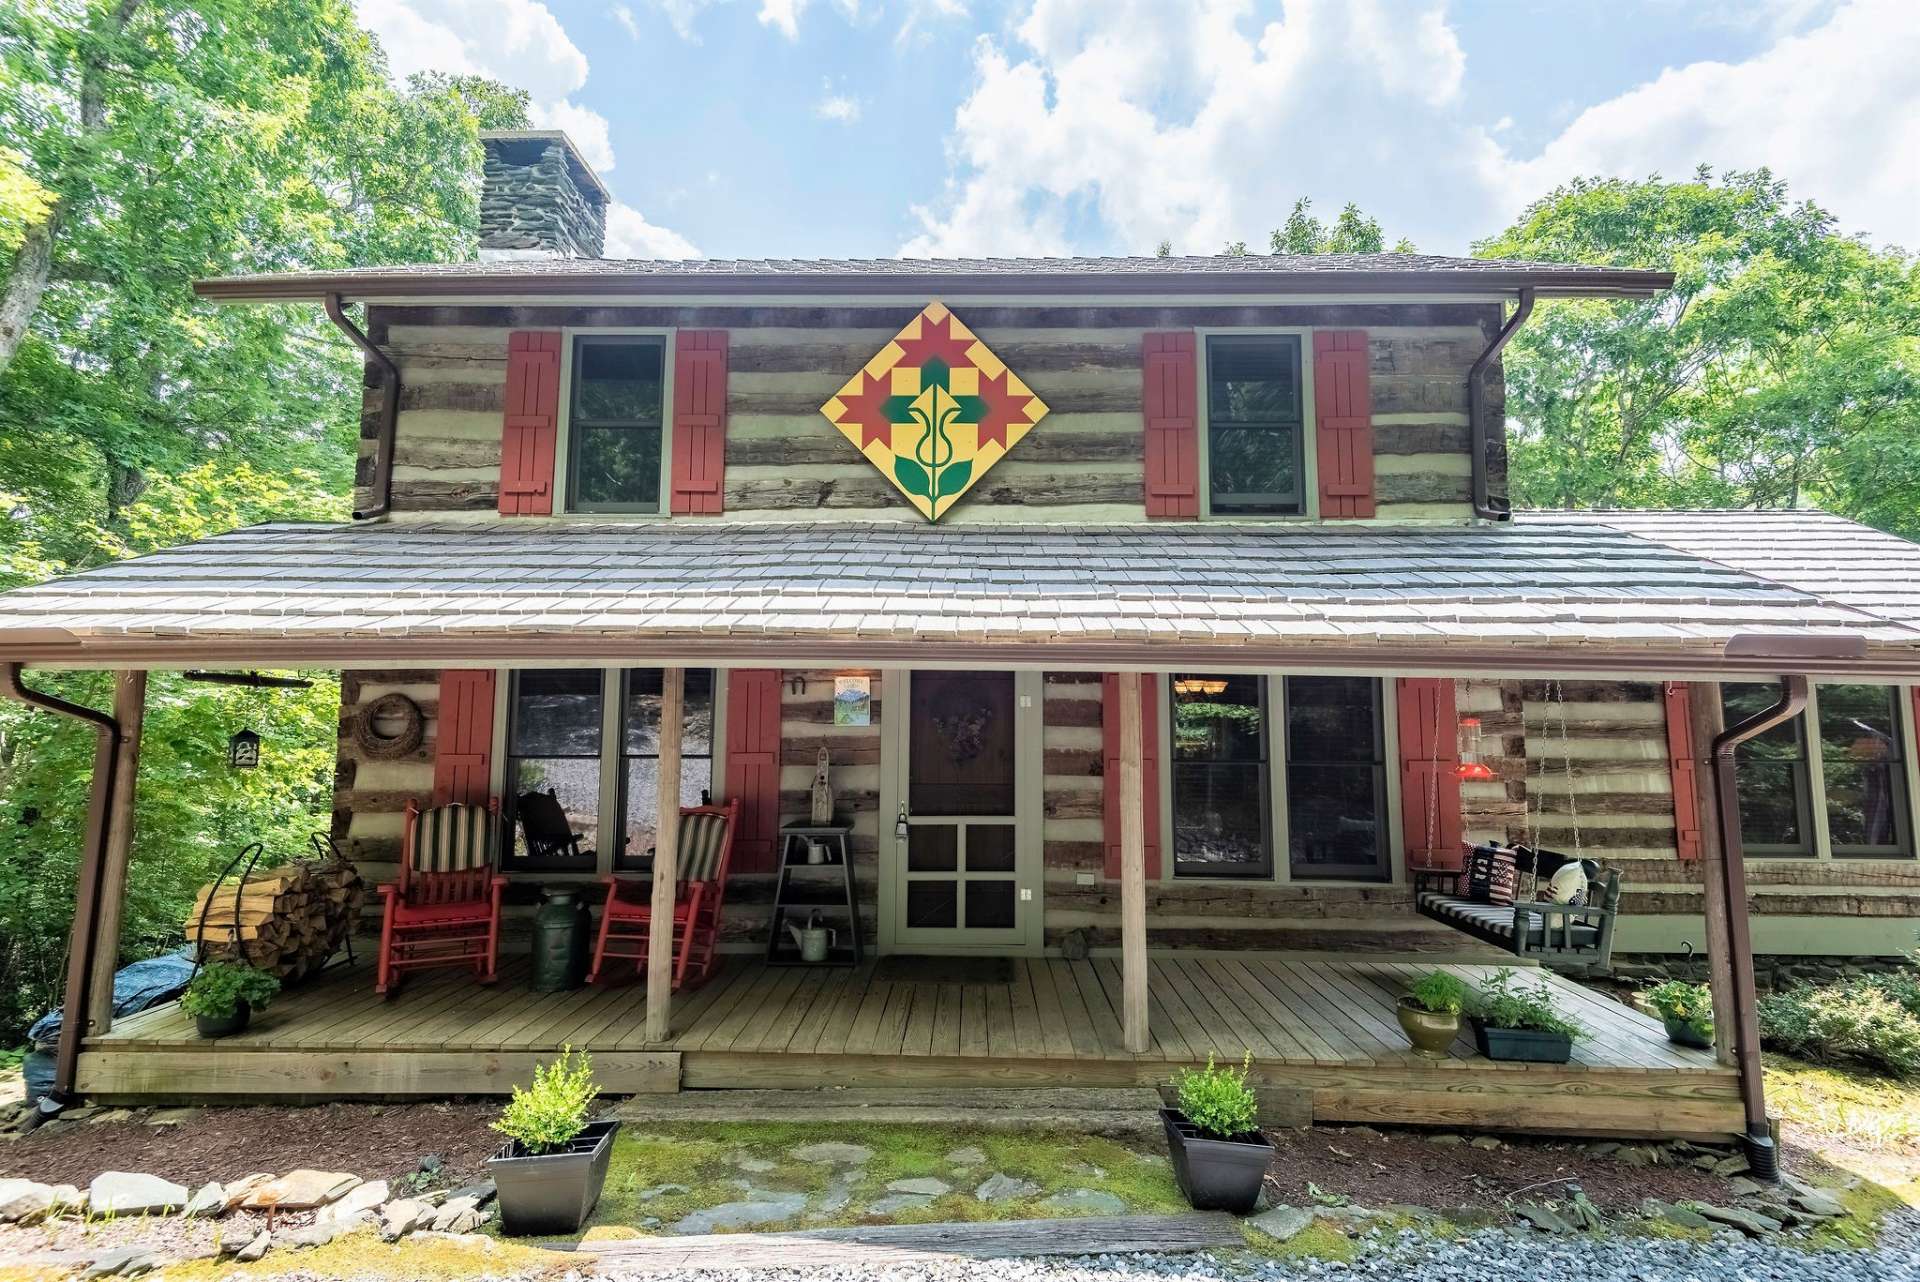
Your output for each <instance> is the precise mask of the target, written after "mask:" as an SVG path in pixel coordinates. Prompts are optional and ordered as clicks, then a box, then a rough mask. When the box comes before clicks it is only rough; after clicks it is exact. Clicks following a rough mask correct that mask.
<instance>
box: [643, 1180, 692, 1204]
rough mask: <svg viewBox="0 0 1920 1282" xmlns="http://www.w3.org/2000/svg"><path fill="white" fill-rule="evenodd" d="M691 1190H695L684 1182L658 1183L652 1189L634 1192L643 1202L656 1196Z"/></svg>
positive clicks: (689, 1191)
mask: <svg viewBox="0 0 1920 1282" xmlns="http://www.w3.org/2000/svg"><path fill="white" fill-rule="evenodd" d="M691 1192H693V1190H692V1189H690V1188H688V1187H687V1186H686V1185H684V1184H656V1185H654V1186H653V1187H652V1188H650V1189H641V1190H640V1191H639V1192H638V1193H636V1194H634V1196H635V1197H637V1198H639V1199H640V1200H641V1201H642V1202H651V1201H653V1199H654V1198H656V1197H666V1196H668V1195H669V1194H677V1193H691Z"/></svg>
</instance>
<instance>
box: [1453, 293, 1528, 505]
mask: <svg viewBox="0 0 1920 1282" xmlns="http://www.w3.org/2000/svg"><path fill="white" fill-rule="evenodd" d="M1531 315H1533V286H1531V285H1523V286H1521V287H1520V305H1519V306H1518V307H1516V308H1515V309H1514V312H1513V315H1512V316H1509V317H1508V318H1507V322H1506V324H1504V325H1502V326H1501V327H1500V332H1499V333H1497V334H1495V335H1494V336H1493V341H1492V342H1491V343H1488V344H1487V350H1486V351H1484V352H1481V353H1480V356H1479V358H1478V359H1477V360H1475V361H1474V362H1473V368H1472V369H1470V370H1468V371H1467V439H1468V445H1467V448H1468V449H1470V450H1472V451H1473V459H1472V463H1473V514H1474V516H1476V517H1478V518H1480V519H1481V520H1485V521H1509V520H1512V519H1513V504H1511V503H1509V502H1508V501H1507V500H1506V499H1498V500H1496V499H1495V498H1494V497H1493V496H1492V494H1491V493H1490V492H1489V488H1490V487H1489V478H1488V476H1487V434H1488V430H1489V428H1488V424H1487V406H1486V400H1487V393H1486V387H1485V383H1486V379H1485V375H1486V372H1487V367H1488V366H1490V365H1492V364H1493V362H1494V361H1495V360H1496V359H1498V358H1499V356H1500V350H1501V349H1502V348H1504V347H1505V346H1506V345H1507V343H1508V342H1509V341H1511V340H1512V338H1513V336H1514V334H1516V333H1517V332H1519V329H1520V327H1521V326H1522V325H1524V324H1526V323H1527V317H1529V316H1531Z"/></svg>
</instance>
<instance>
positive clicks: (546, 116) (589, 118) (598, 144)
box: [527, 98, 613, 177]
mask: <svg viewBox="0 0 1920 1282" xmlns="http://www.w3.org/2000/svg"><path fill="white" fill-rule="evenodd" d="M527 115H528V116H530V117H532V119H533V123H534V126H535V127H536V128H539V129H559V130H564V131H565V133H566V135H567V137H569V138H571V139H573V145H574V146H576V147H578V148H579V149H580V154H581V155H582V156H584V157H585V158H586V161H587V163H588V164H589V165H592V166H593V168H594V170H595V172H597V173H599V174H600V175H601V176H602V177H605V176H606V174H607V172H608V171H609V170H611V169H612V168H613V142H612V139H611V138H610V137H609V136H608V129H607V118H606V117H605V116H603V115H601V114H600V113H599V112H597V111H595V110H594V109H593V108H591V107H582V106H581V105H580V104H579V103H576V102H569V101H567V100H566V99H564V98H563V99H561V100H560V101H559V102H546V103H542V102H536V103H534V104H533V105H532V107H531V108H529V109H528V111H527Z"/></svg>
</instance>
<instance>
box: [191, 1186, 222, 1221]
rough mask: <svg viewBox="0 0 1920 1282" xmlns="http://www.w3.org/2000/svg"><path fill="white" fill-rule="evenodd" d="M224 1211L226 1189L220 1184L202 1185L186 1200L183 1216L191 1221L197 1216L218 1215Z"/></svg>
mask: <svg viewBox="0 0 1920 1282" xmlns="http://www.w3.org/2000/svg"><path fill="white" fill-rule="evenodd" d="M226 1209H227V1190H226V1187H225V1186H224V1185H221V1184H202V1185H201V1186H200V1187H199V1188H197V1189H195V1190H194V1192H193V1196H192V1197H190V1198H188V1199H187V1209H186V1210H185V1212H183V1214H185V1215H186V1216H187V1217H188V1218H189V1219H191V1218H193V1217H194V1216H197V1215H218V1214H220V1213H221V1212H222V1211H224V1210H226Z"/></svg>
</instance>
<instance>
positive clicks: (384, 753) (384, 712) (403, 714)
mask: <svg viewBox="0 0 1920 1282" xmlns="http://www.w3.org/2000/svg"><path fill="white" fill-rule="evenodd" d="M396 719H397V720H398V721H399V728H398V729H397V730H395V731H394V732H393V733H392V734H383V733H382V732H381V729H380V724H381V722H383V721H385V722H389V723H391V722H393V721H394V720H396ZM352 733H353V741H354V743H355V744H357V745H359V748H360V751H361V752H362V753H363V754H365V756H366V757H367V758H368V759H370V760H373V761H393V760H395V759H397V758H400V757H404V756H406V755H408V754H409V753H411V752H413V751H414V749H416V748H418V747H419V746H420V742H421V740H422V739H424V738H425V737H426V733H427V719H426V716H425V715H424V714H422V713H421V711H420V705H419V704H417V703H415V702H414V701H413V700H411V699H409V698H407V696H406V695H404V694H384V695H381V696H380V697H379V698H378V699H375V700H374V701H373V702H372V703H370V704H368V705H367V706H366V707H364V708H362V709H361V710H360V715H359V716H357V717H355V718H354V719H353V731H352Z"/></svg>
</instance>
